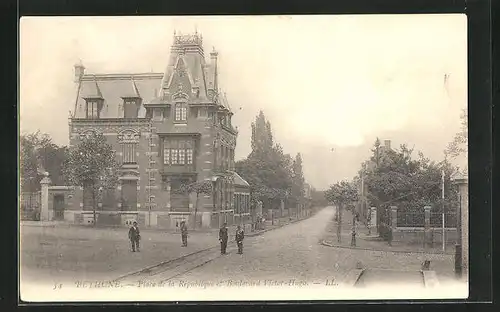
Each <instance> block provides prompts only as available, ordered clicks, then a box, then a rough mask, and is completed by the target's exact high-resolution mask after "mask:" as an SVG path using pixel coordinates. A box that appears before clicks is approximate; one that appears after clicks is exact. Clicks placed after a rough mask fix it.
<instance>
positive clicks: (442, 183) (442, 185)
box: [441, 169, 446, 252]
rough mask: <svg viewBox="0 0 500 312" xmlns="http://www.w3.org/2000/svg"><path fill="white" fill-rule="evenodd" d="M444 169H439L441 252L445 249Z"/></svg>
mask: <svg viewBox="0 0 500 312" xmlns="http://www.w3.org/2000/svg"><path fill="white" fill-rule="evenodd" d="M444 207H445V205H444V169H443V170H441V210H442V213H443V220H442V227H443V252H445V249H446V239H445V237H446V236H445V224H444V219H445V213H444Z"/></svg>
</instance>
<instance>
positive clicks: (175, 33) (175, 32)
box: [174, 28, 177, 37]
mask: <svg viewBox="0 0 500 312" xmlns="http://www.w3.org/2000/svg"><path fill="white" fill-rule="evenodd" d="M175 35H177V31H176V30H175V28H174V37H175Z"/></svg>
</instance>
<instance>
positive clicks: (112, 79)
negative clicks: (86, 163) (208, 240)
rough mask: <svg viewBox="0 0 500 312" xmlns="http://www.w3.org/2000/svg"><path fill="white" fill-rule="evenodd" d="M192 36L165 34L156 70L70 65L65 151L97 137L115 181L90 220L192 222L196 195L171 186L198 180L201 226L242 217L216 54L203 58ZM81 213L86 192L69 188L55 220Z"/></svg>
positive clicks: (81, 217) (87, 211)
mask: <svg viewBox="0 0 500 312" xmlns="http://www.w3.org/2000/svg"><path fill="white" fill-rule="evenodd" d="M202 40H203V39H202V36H201V35H200V34H198V33H196V34H192V35H180V34H174V42H173V45H172V46H171V49H170V56H169V58H168V59H167V60H166V62H167V63H168V66H167V68H166V71H165V72H164V73H135V74H87V73H85V67H84V66H83V65H82V64H78V65H75V83H76V84H77V86H78V91H77V94H76V99H75V107H74V110H73V114H72V116H71V118H70V123H69V128H70V145H76V144H78V142H79V141H80V139H81V138H82V137H83V136H85V135H86V134H87V133H89V132H100V133H102V134H104V135H105V136H106V137H107V139H108V142H109V143H110V144H111V145H112V146H113V149H114V150H115V152H116V156H117V159H118V161H119V162H120V163H121V170H120V177H119V180H120V183H119V185H118V187H117V188H116V190H111V191H110V192H109V191H108V192H107V195H105V196H104V197H103V200H102V202H100V203H99V219H101V220H104V219H106V220H107V222H110V223H121V224H124V223H125V221H126V220H128V219H131V218H132V219H137V221H138V222H139V224H142V225H150V226H153V227H155V226H158V227H165V228H170V227H175V226H177V225H178V224H179V221H180V220H181V219H182V220H187V221H188V222H189V223H190V222H194V218H193V210H194V205H195V203H196V195H195V194H190V195H188V194H180V193H178V192H177V190H178V189H179V188H180V187H181V185H182V184H188V183H193V182H196V181H203V180H208V181H211V183H212V185H213V187H214V188H213V192H212V194H211V195H201V194H200V196H199V205H198V213H197V216H198V218H199V219H200V220H198V222H199V223H201V224H202V225H203V226H204V227H218V226H219V224H220V223H221V222H222V221H227V222H229V223H231V222H232V221H233V218H234V212H235V211H238V214H240V215H241V214H245V213H248V209H249V204H248V202H249V198H248V197H249V195H248V196H247V195H245V194H248V193H249V186H248V183H247V182H246V181H245V180H244V179H243V178H241V177H240V176H238V175H237V174H236V173H235V172H234V151H235V148H236V139H237V134H238V133H237V130H236V129H235V128H234V127H233V125H232V122H231V119H232V116H233V112H232V111H231V109H230V107H229V104H228V101H227V98H226V96H225V94H224V93H223V92H221V90H220V88H219V78H218V65H217V59H218V53H217V51H215V50H213V51H212V52H210V54H209V56H210V61H209V62H207V61H206V59H205V52H204V49H203V42H202ZM236 189H238V191H237V192H236ZM235 205H236V206H235ZM91 211H92V200H91V193H90V191H89V190H84V189H82V188H76V191H75V193H74V195H73V196H72V197H71V202H69V203H67V210H66V211H65V216H67V217H65V219H70V220H74V221H75V222H77V223H80V222H85V220H88V219H89V218H91ZM98 221H99V220H98Z"/></svg>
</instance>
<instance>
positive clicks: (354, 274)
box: [344, 269, 365, 287]
mask: <svg viewBox="0 0 500 312" xmlns="http://www.w3.org/2000/svg"><path fill="white" fill-rule="evenodd" d="M364 272H365V269H354V270H351V271H349V272H348V273H347V276H346V278H345V279H344V284H347V285H348V286H351V287H355V286H356V284H357V283H358V281H359V279H360V278H361V275H363V273H364Z"/></svg>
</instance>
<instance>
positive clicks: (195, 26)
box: [194, 24, 198, 35]
mask: <svg viewBox="0 0 500 312" xmlns="http://www.w3.org/2000/svg"><path fill="white" fill-rule="evenodd" d="M194 33H195V34H196V35H197V34H198V25H196V24H194Z"/></svg>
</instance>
